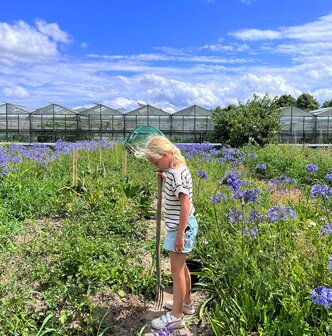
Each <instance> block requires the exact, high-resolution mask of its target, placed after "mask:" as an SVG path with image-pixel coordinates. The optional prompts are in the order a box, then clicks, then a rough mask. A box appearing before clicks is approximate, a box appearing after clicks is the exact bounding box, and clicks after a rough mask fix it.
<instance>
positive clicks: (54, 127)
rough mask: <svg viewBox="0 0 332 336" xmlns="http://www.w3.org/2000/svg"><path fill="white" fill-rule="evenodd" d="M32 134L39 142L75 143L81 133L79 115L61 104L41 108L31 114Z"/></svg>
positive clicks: (34, 139)
mask: <svg viewBox="0 0 332 336" xmlns="http://www.w3.org/2000/svg"><path fill="white" fill-rule="evenodd" d="M30 133H31V138H32V139H33V141H37V142H54V141H56V140H57V139H62V140H66V141H71V140H72V141H74V140H75V139H76V138H77V137H78V133H79V117H78V113H77V112H76V111H75V110H72V109H70V108H68V107H65V106H62V105H59V104H49V105H47V106H44V107H41V108H39V109H37V110H35V111H33V112H32V113H31V129H30Z"/></svg>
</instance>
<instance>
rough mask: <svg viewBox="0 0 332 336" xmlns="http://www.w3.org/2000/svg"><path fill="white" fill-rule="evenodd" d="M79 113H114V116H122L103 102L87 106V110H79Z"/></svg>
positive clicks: (84, 114)
mask: <svg viewBox="0 0 332 336" xmlns="http://www.w3.org/2000/svg"><path fill="white" fill-rule="evenodd" d="M80 115H82V116H87V115H116V116H123V113H121V112H120V111H118V110H115V109H112V108H111V107H108V106H105V105H103V104H96V105H95V106H92V107H90V108H88V109H87V110H84V111H81V112H80Z"/></svg>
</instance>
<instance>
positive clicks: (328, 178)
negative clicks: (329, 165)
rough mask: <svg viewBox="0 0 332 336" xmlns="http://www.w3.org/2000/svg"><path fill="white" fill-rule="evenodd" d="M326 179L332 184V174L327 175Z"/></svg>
mask: <svg viewBox="0 0 332 336" xmlns="http://www.w3.org/2000/svg"><path fill="white" fill-rule="evenodd" d="M325 178H326V179H327V180H328V181H329V182H332V173H329V174H327V175H325Z"/></svg>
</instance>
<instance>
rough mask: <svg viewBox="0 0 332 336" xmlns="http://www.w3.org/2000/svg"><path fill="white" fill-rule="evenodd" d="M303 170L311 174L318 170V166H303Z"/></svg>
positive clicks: (312, 164)
mask: <svg viewBox="0 0 332 336" xmlns="http://www.w3.org/2000/svg"><path fill="white" fill-rule="evenodd" d="M305 170H306V171H307V172H312V173H313V172H315V171H317V170H318V166H317V165H316V164H314V163H309V164H307V165H306V166H305Z"/></svg>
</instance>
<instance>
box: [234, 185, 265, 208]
mask: <svg viewBox="0 0 332 336" xmlns="http://www.w3.org/2000/svg"><path fill="white" fill-rule="evenodd" d="M260 194H261V189H259V188H256V189H248V190H244V191H237V192H236V193H234V194H233V195H232V198H239V199H241V200H242V203H243V204H247V203H248V202H256V201H257V196H258V195H260Z"/></svg>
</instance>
